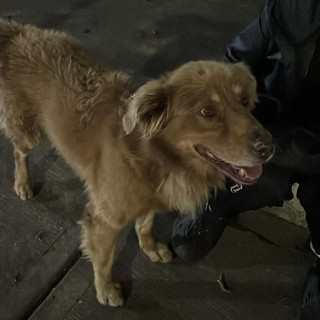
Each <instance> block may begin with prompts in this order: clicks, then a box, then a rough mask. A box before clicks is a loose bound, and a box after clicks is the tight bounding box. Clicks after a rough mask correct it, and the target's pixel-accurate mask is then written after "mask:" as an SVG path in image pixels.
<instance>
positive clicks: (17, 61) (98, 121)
mask: <svg viewBox="0 0 320 320" xmlns="http://www.w3.org/2000/svg"><path fill="white" fill-rule="evenodd" d="M0 47H1V49H0V126H1V127H2V128H3V129H5V132H6V135H7V136H8V138H9V139H10V140H11V141H12V142H15V141H17V140H24V141H25V143H24V145H27V148H28V149H31V148H32V147H33V146H34V145H36V144H37V143H38V140H39V138H40V136H41V133H42V132H43V131H44V132H45V133H46V134H47V135H48V136H49V138H50V140H51V142H53V144H54V145H55V146H56V147H57V149H58V150H59V151H60V153H62V155H63V156H64V158H65V159H66V160H67V161H68V162H69V163H72V166H73V167H74V168H75V169H78V168H77V167H78V165H77V164H76V163H75V162H79V161H80V162H81V161H82V160H84V158H85V155H84V154H83V150H88V153H90V150H89V149H91V148H92V146H93V145H94V138H93V136H94V135H95V134H96V132H97V130H98V127H101V126H102V120H103V119H104V118H105V117H106V116H111V117H115V116H119V110H118V109H117V108H116V106H117V105H120V103H119V102H120V101H122V102H123V100H125V99H127V98H128V96H129V94H130V91H131V85H130V81H129V77H127V76H126V75H123V74H121V73H118V72H106V71H105V70H104V68H103V67H102V66H101V65H100V64H97V63H95V62H93V61H91V60H90V59H89V58H88V57H87V55H86V54H85V52H84V51H83V49H82V48H81V47H80V45H79V44H78V42H77V41H76V40H75V39H74V38H73V37H72V36H70V35H68V34H66V33H64V32H60V31H55V30H46V29H39V28H37V27H34V26H30V25H20V24H19V23H16V22H11V21H6V20H3V19H0ZM117 123H120V124H121V121H117ZM84 132H85V135H84V134H83V133H84ZM22 137H23V139H22ZM84 137H85V138H84ZM89 140H90V141H89ZM23 148H25V146H24V147H23ZM88 157H89V156H88ZM74 159H77V160H76V161H75V160H74ZM78 171H81V169H79V170H78ZM78 173H79V172H78Z"/></svg>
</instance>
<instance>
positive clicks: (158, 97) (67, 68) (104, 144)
mask: <svg viewBox="0 0 320 320" xmlns="http://www.w3.org/2000/svg"><path fill="white" fill-rule="evenodd" d="M256 101H257V96H256V82H255V79H254V77H253V76H252V74H251V73H250V71H249V69H248V67H246V66H245V65H244V64H242V63H240V64H235V65H227V64H223V63H217V62H205V61H200V62H190V63H187V64H186V65H184V66H182V67H180V68H178V69H177V70H175V71H173V72H171V73H168V74H166V75H164V76H162V77H161V78H160V79H158V80H153V81H150V82H147V83H146V84H145V85H144V86H142V87H141V88H139V89H138V90H136V91H135V90H134V88H133V86H132V84H131V83H130V78H129V77H128V76H127V75H125V74H122V73H119V72H109V71H106V70H105V69H103V68H102V67H101V66H100V65H98V64H96V63H92V62H91V61H90V60H89V59H88V58H87V57H86V55H85V53H84V52H83V51H82V50H81V48H80V47H79V45H78V44H77V42H76V41H75V40H74V39H73V38H71V37H70V36H68V35H66V34H65V33H61V32H55V31H50V30H40V29H38V28H35V27H32V26H22V25H20V24H17V23H15V22H7V21H4V20H0V125H1V127H2V128H3V129H4V131H5V133H6V135H7V137H8V138H9V139H10V140H11V142H12V143H13V146H14V157H15V184H14V188H15V191H16V193H17V194H18V195H19V196H20V198H21V199H23V200H24V199H28V198H30V197H32V188H31V185H30V182H29V177H28V172H27V166H26V157H27V155H28V152H29V151H30V150H31V149H32V148H33V147H34V146H35V145H36V144H37V143H38V141H39V139H40V138H41V136H42V134H43V133H44V134H46V135H47V136H48V137H49V139H50V140H51V142H52V143H53V144H54V146H55V147H56V148H57V150H58V151H59V153H60V154H61V155H62V156H63V157H64V158H65V160H66V161H67V162H68V163H69V164H70V166H71V167H72V168H73V169H74V170H75V171H76V172H77V173H78V175H79V177H80V178H81V179H83V181H84V182H85V185H86V188H87V192H88V195H89V198H90V203H89V204H88V206H87V216H86V218H85V219H84V220H83V222H82V226H83V242H82V248H83V250H84V252H85V253H86V254H87V255H88V256H89V257H90V258H91V261H92V263H93V268H94V275H95V286H96V291H97V298H98V300H99V302H100V303H102V304H108V305H110V306H119V305H122V304H123V298H122V295H121V288H120V286H119V285H118V284H116V283H115V282H113V281H112V277H111V267H112V263H113V260H114V258H113V256H114V247H115V239H116V236H117V234H118V232H119V230H120V229H122V228H123V227H124V226H125V225H126V224H127V223H128V222H129V221H131V220H133V219H136V231H137V234H138V238H139V244H140V247H141V248H142V249H143V251H144V252H145V253H146V254H147V255H148V256H149V257H150V259H151V260H152V261H160V262H169V261H170V260H171V252H170V251H169V250H168V248H167V247H166V246H165V245H163V244H160V243H157V242H155V240H154V239H153V237H152V235H151V228H152V222H153V216H154V213H155V212H156V211H168V210H179V211H180V212H183V213H191V214H192V213H193V212H195V210H196V208H197V206H199V205H200V204H201V203H202V202H203V201H205V200H206V199H207V197H208V194H209V192H210V190H212V189H221V188H223V187H224V184H225V177H226V176H229V177H231V178H232V179H233V180H235V181H237V182H239V183H240V184H251V183H254V182H255V181H256V180H257V179H258V178H259V176H260V175H261V173H262V166H261V164H262V163H263V162H265V161H267V160H268V159H269V158H270V157H271V156H272V154H273V152H274V146H273V144H272V141H271V136H270V134H269V133H268V132H267V131H265V130H264V128H263V127H262V126H261V125H260V124H259V123H258V122H257V121H256V120H255V118H254V117H253V116H252V115H251V111H252V109H253V108H254V104H255V102H256Z"/></svg>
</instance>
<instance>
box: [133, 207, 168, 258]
mask: <svg viewBox="0 0 320 320" xmlns="http://www.w3.org/2000/svg"><path fill="white" fill-rule="evenodd" d="M153 219H154V212H152V213H149V214H146V215H143V216H140V217H138V218H137V219H136V223H135V229H136V232H137V235H138V239H139V245H140V248H141V249H142V250H143V252H144V253H145V254H146V255H147V256H148V257H149V258H150V260H151V261H153V262H162V263H168V262H170V261H171V260H172V252H171V251H170V250H169V248H168V247H167V246H166V245H165V244H162V243H157V242H156V241H155V240H154V238H153V236H152V225H153Z"/></svg>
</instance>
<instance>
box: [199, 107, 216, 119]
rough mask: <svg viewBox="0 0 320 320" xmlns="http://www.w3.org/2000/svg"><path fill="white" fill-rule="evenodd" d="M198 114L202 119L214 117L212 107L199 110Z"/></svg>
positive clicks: (214, 113)
mask: <svg viewBox="0 0 320 320" xmlns="http://www.w3.org/2000/svg"><path fill="white" fill-rule="evenodd" d="M200 114H201V115H202V116H203V117H214V116H215V115H216V112H215V110H214V108H213V107H212V106H206V107H204V108H202V109H201V110H200Z"/></svg>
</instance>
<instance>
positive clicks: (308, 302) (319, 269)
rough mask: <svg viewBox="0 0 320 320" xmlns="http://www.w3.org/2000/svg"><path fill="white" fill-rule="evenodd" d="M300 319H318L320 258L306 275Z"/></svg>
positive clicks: (319, 308) (319, 317) (319, 316)
mask: <svg viewBox="0 0 320 320" xmlns="http://www.w3.org/2000/svg"><path fill="white" fill-rule="evenodd" d="M300 320H320V259H318V260H317V261H316V264H315V266H314V267H313V268H312V269H311V270H310V271H309V273H308V275H307V280H306V288H305V292H304V296H303V304H302V309H301V316H300Z"/></svg>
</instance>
